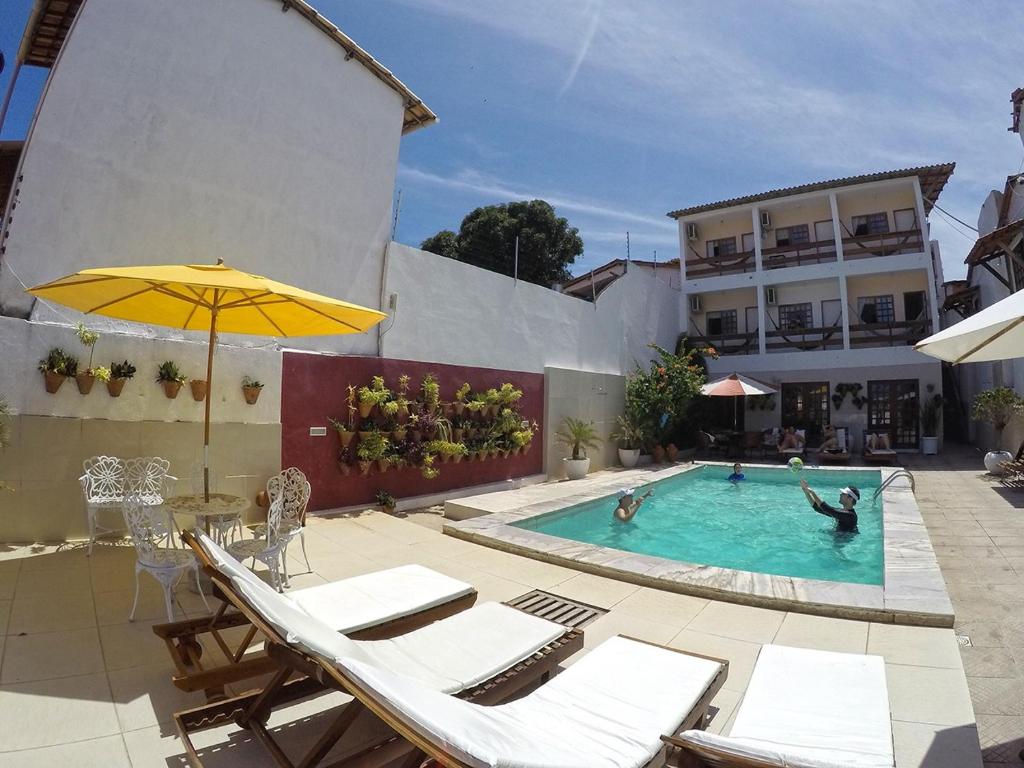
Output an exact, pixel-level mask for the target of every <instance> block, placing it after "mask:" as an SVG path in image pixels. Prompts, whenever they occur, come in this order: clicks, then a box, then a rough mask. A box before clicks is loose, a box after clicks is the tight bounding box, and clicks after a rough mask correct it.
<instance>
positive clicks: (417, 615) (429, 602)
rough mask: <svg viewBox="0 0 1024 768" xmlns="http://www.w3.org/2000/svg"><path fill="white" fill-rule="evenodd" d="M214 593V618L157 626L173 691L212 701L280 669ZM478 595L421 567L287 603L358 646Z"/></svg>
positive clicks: (307, 592) (303, 593) (317, 590)
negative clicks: (231, 637) (213, 658)
mask: <svg viewBox="0 0 1024 768" xmlns="http://www.w3.org/2000/svg"><path fill="white" fill-rule="evenodd" d="M200 552H201V549H200ZM200 565H203V559H202V557H200ZM206 565H207V566H208V565H209V564H208V563H207V564H206ZM214 595H215V596H216V597H218V598H219V599H220V600H221V601H222V602H221V605H220V607H219V608H218V609H217V611H216V612H215V613H214V614H213V616H203V617H200V618H195V619H186V620H183V621H175V622H170V623H166V624H156V625H155V626H154V627H153V632H154V633H155V634H156V635H157V636H158V637H160V638H161V639H163V641H164V642H165V643H166V645H167V650H168V651H169V653H170V654H171V659H172V661H173V662H174V666H175V674H174V675H173V676H172V678H171V680H172V682H173V683H174V685H175V686H177V687H178V688H180V689H181V690H183V691H188V692H192V691H205V692H206V697H207V700H214V699H221V698H224V686H225V685H228V684H231V683H237V682H241V681H243V680H248V679H251V678H254V677H257V676H259V675H263V674H267V673H270V672H273V671H274V670H275V669H277V667H278V665H277V663H276V662H275V661H274V660H273V659H271V658H270V657H269V656H268V655H267V654H266V653H259V652H249V653H247V652H246V651H247V650H248V649H249V648H250V646H251V644H252V642H253V640H254V639H255V638H256V634H257V632H258V629H257V627H255V626H254V625H253V624H252V623H251V622H250V621H249V619H248V617H247V616H246V615H245V614H244V613H241V612H239V611H237V610H231V603H230V601H228V600H227V598H226V597H225V596H224V594H223V593H221V592H220V590H219V589H217V588H216V583H215V589H214ZM476 597H477V593H476V590H475V589H474V588H473V587H472V586H471V585H469V584H466V583H464V582H461V581H458V580H457V579H453V578H450V577H449V576H445V575H444V574H442V573H438V572H437V571H433V570H430V569H429V568H424V567H423V566H420V565H403V566H399V567H397V568H389V569H387V570H383V571H375V572H373V573H367V574H363V575H360V576H355V577H353V578H349V579H341V580H339V581H334V582H331V583H329V584H321V585H319V586H316V587H308V588H306V589H296V590H292V591H291V592H290V593H289V594H288V595H287V599H289V600H291V601H292V602H294V603H295V604H296V605H297V606H299V607H300V608H301V609H302V610H304V611H307V612H309V613H311V614H314V615H316V616H317V618H318V619H320V620H321V621H323V622H325V623H326V624H328V625H329V626H330V627H331V628H332V629H333V630H334V631H336V632H341V633H343V634H345V635H347V636H348V637H351V638H353V639H356V640H379V639H387V638H390V637H395V636H396V635H401V634H404V633H406V632H410V631H412V630H414V629H417V628H419V627H422V626H425V625H427V624H430V623H432V622H435V621H437V620H439V619H443V618H445V617H447V616H451V615H453V614H456V613H459V612H460V611H464V610H466V609H467V608H470V607H471V606H472V605H473V604H474V603H475V602H476ZM235 627H248V631H247V632H246V634H245V635H244V637H243V638H242V640H241V642H240V643H237V644H235V643H230V642H229V641H228V639H227V634H228V630H231V629H233V628H235ZM206 636H208V637H209V639H210V640H212V642H213V643H215V644H216V645H217V647H218V648H219V649H220V651H221V653H222V654H223V658H222V659H218V660H217V662H218V663H215V664H211V663H210V662H209V661H208V660H206V661H204V660H203V658H202V654H203V646H202V645H201V644H200V639H201V638H204V637H206ZM208 644H209V643H208Z"/></svg>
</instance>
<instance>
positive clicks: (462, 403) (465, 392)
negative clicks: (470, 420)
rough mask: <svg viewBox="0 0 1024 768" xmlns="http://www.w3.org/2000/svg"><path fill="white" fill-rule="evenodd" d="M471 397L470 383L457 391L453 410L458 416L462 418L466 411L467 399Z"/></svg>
mask: <svg viewBox="0 0 1024 768" xmlns="http://www.w3.org/2000/svg"><path fill="white" fill-rule="evenodd" d="M468 396H469V382H468V381H467V382H465V383H464V384H463V385H462V386H461V387H459V388H458V389H457V390H455V399H454V400H453V401H452V410H453V411H454V412H455V415H456V416H461V415H462V413H463V411H465V410H466V398H467V397H468Z"/></svg>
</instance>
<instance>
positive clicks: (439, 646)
mask: <svg viewBox="0 0 1024 768" xmlns="http://www.w3.org/2000/svg"><path fill="white" fill-rule="evenodd" d="M203 537H204V538H205V534H204V535H203ZM200 541H201V542H202V544H203V546H204V547H206V548H207V551H208V552H209V553H210V554H211V556H216V557H217V563H218V567H220V568H221V569H222V570H223V572H224V573H225V574H227V575H229V576H230V577H231V582H232V584H233V585H234V587H235V589H237V590H238V591H239V592H240V593H241V594H242V596H243V597H244V598H245V600H246V601H247V602H248V603H249V604H250V605H251V606H252V607H253V608H255V609H256V610H257V611H258V612H259V613H260V615H261V616H263V617H264V619H265V620H266V621H267V622H268V623H269V624H271V625H272V626H273V627H274V628H275V629H276V630H277V631H278V632H280V633H281V634H282V635H283V636H284V637H285V639H286V640H287V641H288V642H289V643H291V644H293V645H297V646H299V647H301V648H302V649H303V650H305V651H307V652H309V653H312V654H315V655H317V656H320V657H322V658H324V659H327V660H328V661H331V662H335V663H336V662H337V660H338V659H340V658H341V657H343V656H344V657H352V658H356V659H359V660H360V661H363V662H365V663H368V664H375V665H377V666H380V667H383V668H384V669H391V670H394V671H396V672H400V673H402V674H405V675H408V676H410V677H412V678H414V679H416V680H417V681H419V682H420V683H421V684H422V685H425V686H428V687H429V688H431V689H433V690H438V691H444V692H446V693H457V692H459V691H462V690H465V689H466V688H471V687H472V686H474V685H476V684H478V683H481V682H483V681H484V680H487V679H489V678H491V677H494V675H496V674H497V673H499V672H501V671H503V670H506V669H508V668H509V667H512V666H513V665H515V664H517V663H518V662H520V661H522V660H523V659H526V658H528V657H530V656H532V655H533V654H534V653H536V652H537V651H539V650H540V649H541V648H543V647H544V646H545V645H547V644H548V643H550V642H551V641H552V640H554V639H556V638H558V637H561V636H562V635H563V634H565V631H566V630H565V627H563V626H562V625H560V624H556V623H555V622H553V621H547V620H546V619H541V618H538V617H536V616H530V615H529V614H526V613H523V612H522V611H520V610H517V609H515V608H511V607H509V606H507V605H501V604H500V603H484V604H482V605H478V606H474V607H473V608H470V609H469V610H467V611H463V612H461V613H458V614H455V615H454V616H450V617H448V618H446V619H443V620H441V621H436V622H434V623H432V624H428V625H427V626H425V627H422V628H420V629H418V630H416V631H414V632H409V633H406V634H404V635H400V636H399V637H395V638H391V639H389V640H350V639H349V638H347V637H345V636H344V635H343V634H341V633H339V632H337V631H336V630H334V629H332V628H331V627H330V626H328V625H327V624H325V623H324V622H321V621H320V620H319V619H318V618H317V617H316V616H311V615H310V614H309V613H307V612H306V611H304V610H303V609H302V608H301V607H300V606H298V605H295V604H294V603H293V602H292V601H290V600H289V599H288V598H287V597H285V596H283V595H281V594H279V593H278V592H277V591H276V590H274V589H272V588H271V587H269V586H268V585H267V584H266V583H265V582H263V581H262V580H261V579H259V578H257V577H256V576H255V575H254V574H253V573H252V572H251V571H249V569H247V568H245V567H244V566H243V565H242V564H241V563H239V562H238V561H237V560H234V559H233V558H231V557H230V556H229V555H227V553H226V552H224V551H223V550H222V549H220V547H218V545H217V544H214V543H213V541H212V540H210V539H208V538H206V540H205V541H203V539H200ZM215 547H216V548H217V549H220V554H217V552H216V550H215V549H214V548H215ZM423 570H426V569H423Z"/></svg>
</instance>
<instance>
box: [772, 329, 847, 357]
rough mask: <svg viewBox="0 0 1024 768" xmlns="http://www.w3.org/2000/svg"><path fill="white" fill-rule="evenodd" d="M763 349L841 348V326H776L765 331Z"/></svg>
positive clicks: (804, 349) (806, 350) (784, 350)
mask: <svg viewBox="0 0 1024 768" xmlns="http://www.w3.org/2000/svg"><path fill="white" fill-rule="evenodd" d="M764 336H765V349H766V350H767V351H768V352H792V351H794V350H798V351H803V352H811V351H814V350H825V349H842V348H843V327H842V326H841V325H828V326H822V327H820V328H776V329H775V330H770V331H766V332H765V334H764Z"/></svg>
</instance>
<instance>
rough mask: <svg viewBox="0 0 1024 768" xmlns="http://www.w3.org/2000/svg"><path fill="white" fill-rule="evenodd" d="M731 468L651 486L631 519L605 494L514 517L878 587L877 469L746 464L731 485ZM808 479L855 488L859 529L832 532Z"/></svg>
mask: <svg viewBox="0 0 1024 768" xmlns="http://www.w3.org/2000/svg"><path fill="white" fill-rule="evenodd" d="M730 472H731V469H729V468H728V467H724V466H713V465H704V466H701V467H699V468H696V469H694V470H692V471H689V472H684V473H682V474H679V475H676V476H675V477H671V478H668V479H665V480H660V481H658V482H656V483H654V484H652V485H650V486H645V488H646V487H650V488H653V489H654V495H653V496H652V497H651V498H650V499H648V500H647V501H645V502H644V504H643V506H642V507H641V509H640V511H639V512H638V513H637V515H636V517H635V518H633V520H632V521H631V522H629V523H621V522H618V521H617V520H614V519H613V518H612V511H613V510H614V509H615V506H616V504H617V499H616V497H615V496H614V495H612V496H606V497H603V498H600V499H596V500H593V501H588V502H585V503H583V504H578V505H576V506H572V507H568V508H566V509H562V510H559V511H557V512H553V513H550V514H546V515H539V516H536V517H531V518H529V519H526V520H521V521H518V522H514V523H512V525H513V526H514V527H516V528H521V529H525V530H529V531H536V532H538V533H544V534H549V535H551V536H558V537H561V538H564V539H571V540H573V541H579V542H584V543H588V544H595V545H599V546H603V547H609V548H613V549H618V550H624V551H627V552H634V553H639V554H645V555H654V556H657V557H663V558H667V559H670V560H678V561H682V562H687V563H698V564H702V565H713V566H719V567H722V568H730V569H736V570H743V571H754V572H758V573H768V574H776V575H780V576H793V577H799V578H804V579H816V580H820V581H836V582H847V583H853V584H870V585H882V584H883V582H884V547H883V528H882V500H881V498H879V499H878V500H876V501H873V500H872V496H873V495H874V492H875V490H876V489H877V488H878V486H879V484H880V483H881V473H880V472H879V471H878V470H863V471H860V470H827V469H806V470H804V471H803V472H802V473H800V474H799V475H795V474H793V473H791V472H789V471H787V470H785V469H781V468H767V467H766V468H758V467H751V468H748V469H746V470H745V474H746V478H747V479H746V480H744V481H743V482H741V483H738V484H735V485H734V484H732V483H729V482H728V481H727V480H726V477H727V476H728V475H729V474H730ZM800 477H805V478H807V481H808V482H809V483H810V484H811V487H812V488H814V490H816V491H817V492H818V494H819V495H820V496H821V497H822V499H824V500H825V501H826V502H828V503H830V504H834V505H838V496H839V489H840V488H842V487H843V486H846V485H850V484H852V485H856V486H857V487H858V488H859V490H860V492H861V502H860V503H859V504H858V505H857V514H858V516H859V521H858V528H859V532H858V533H855V534H843V533H837V532H836V531H835V521H834V520H832V519H831V518H828V517H825V516H824V515H819V514H817V513H816V512H814V511H813V510H812V509H811V508H810V507H809V506H808V504H807V501H806V499H805V498H804V494H803V492H802V491H801V490H800V486H799V484H798V481H799V478H800Z"/></svg>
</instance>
